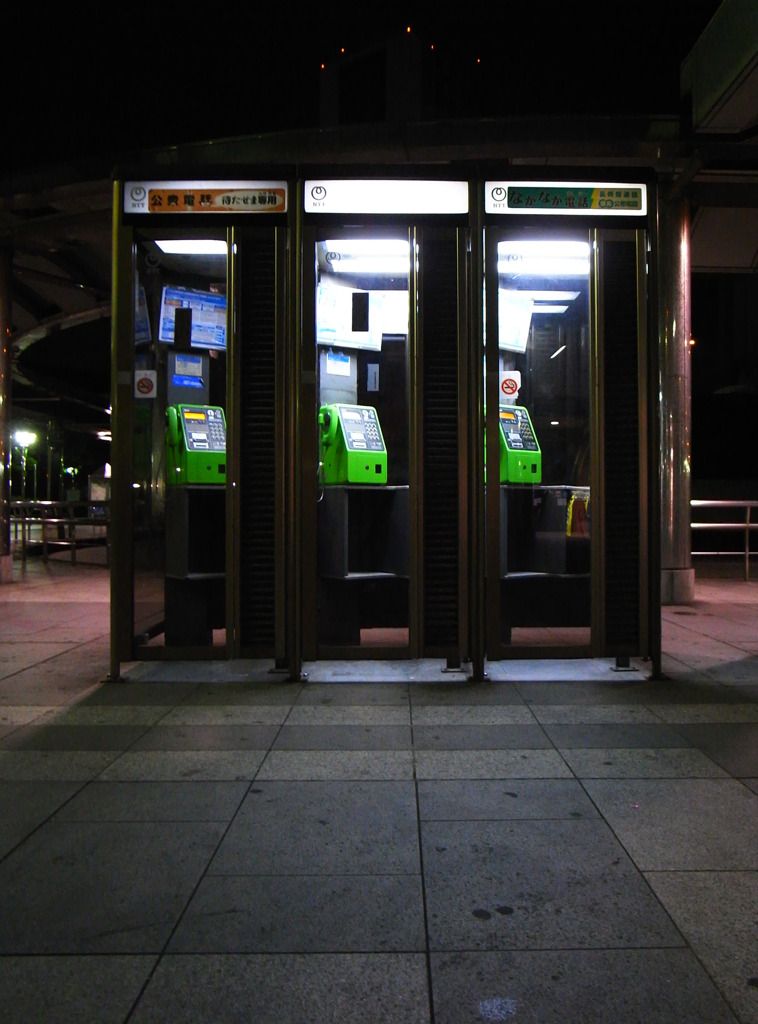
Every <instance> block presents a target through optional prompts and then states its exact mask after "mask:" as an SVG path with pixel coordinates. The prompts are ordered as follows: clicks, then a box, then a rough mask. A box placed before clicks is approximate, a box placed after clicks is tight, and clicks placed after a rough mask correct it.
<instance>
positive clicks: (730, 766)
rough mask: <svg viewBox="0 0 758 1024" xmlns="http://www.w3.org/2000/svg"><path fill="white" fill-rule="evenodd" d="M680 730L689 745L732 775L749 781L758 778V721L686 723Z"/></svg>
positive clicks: (679, 726) (678, 727) (678, 726)
mask: <svg viewBox="0 0 758 1024" xmlns="http://www.w3.org/2000/svg"><path fill="white" fill-rule="evenodd" d="M676 728H677V731H678V732H679V733H681V735H682V736H683V737H684V738H685V740H687V742H689V743H691V744H692V745H693V746H694V747H697V748H698V749H699V750H702V751H703V753H705V754H706V755H707V756H708V757H710V758H712V759H713V760H714V761H716V763H717V764H720V765H721V767H722V768H724V769H725V770H726V771H728V772H729V773H730V774H731V775H735V776H737V777H742V776H744V777H746V778H748V777H751V776H756V775H758V723H757V722H731V723H721V722H714V723H710V724H708V725H703V724H697V725H686V724H685V725H677V727H676Z"/></svg>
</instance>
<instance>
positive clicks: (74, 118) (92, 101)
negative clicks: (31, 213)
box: [0, 0, 719, 173]
mask: <svg viewBox="0 0 758 1024" xmlns="http://www.w3.org/2000/svg"><path fill="white" fill-rule="evenodd" d="M718 6H719V0H657V2H655V3H652V2H649V0H638V2H636V3H631V4H612V3H608V0H605V2H603V3H601V2H598V0H589V2H585V3H582V4H579V3H571V2H568V3H564V4H563V5H562V6H560V7H558V8H556V7H555V5H552V4H550V5H548V4H542V3H539V2H535V0H528V2H521V3H518V4H509V3H507V2H503V3H501V4H500V5H499V6H497V7H495V5H493V4H491V3H490V4H478V3H477V2H476V0H472V2H468V3H465V4H460V5H455V6H454V7H453V8H450V7H449V6H448V7H447V8H446V10H445V12H444V13H439V12H435V13H434V14H433V15H430V13H429V11H430V8H431V5H430V4H424V5H413V4H410V5H409V4H393V3H384V4H382V5H380V6H379V5H376V6H370V7H368V6H367V5H365V6H364V5H361V4H356V3H353V4H351V5H347V4H344V5H340V4H339V3H332V4H328V5H326V4H324V5H315V4H313V5H311V6H309V7H304V8H300V9H298V8H287V7H286V6H285V5H258V4H256V5H252V4H250V5H245V6H243V5H241V4H237V5H231V4H218V5H213V4H206V5H200V6H198V5H189V4H188V5H184V4H181V5H180V4H167V3H160V2H154V3H152V4H147V3H142V2H139V0H136V2H134V3H130V4H129V3H128V4H123V5H119V6H116V5H113V6H111V5H103V4H98V5H90V4H78V5H67V6H65V7H63V6H59V7H57V8H52V9H49V8H39V7H38V6H37V5H32V4H29V3H27V4H26V5H19V7H18V8H17V9H16V10H14V11H13V12H11V13H8V14H5V15H4V26H3V34H4V50H5V53H6V55H7V57H8V58H9V60H10V70H9V79H8V80H9V81H10V85H11V89H10V93H9V97H8V100H7V108H6V109H7V112H8V118H7V121H6V126H5V143H4V144H3V145H2V147H0V155H1V158H2V159H1V164H0V173H2V172H6V171H10V170H24V169H26V168H28V167H31V166H33V165H34V164H35V163H47V162H51V161H52V162H57V161H58V160H60V159H66V160H67V159H70V158H72V157H88V156H91V155H98V154H111V153H116V152H122V153H123V152H128V151H130V150H133V149H141V148H149V147H151V146H153V145H162V144H170V143H175V142H176V143H178V142H187V141H196V140H201V139H209V138H223V137H226V136H230V135H246V134H252V133H256V132H258V131H272V130H276V129H278V128H290V127H305V126H308V125H309V124H315V119H316V112H317V109H318V88H319V81H318V79H319V74H320V64H321V62H322V61H326V62H329V63H332V62H334V61H337V60H340V59H341V58H340V48H341V47H345V49H346V52H347V53H348V54H350V53H355V52H356V51H358V50H360V49H362V48H365V47H366V46H370V45H371V44H373V43H375V42H377V41H379V40H382V39H383V38H385V37H388V36H392V35H396V34H403V33H404V32H405V28H406V26H407V25H410V26H411V28H412V30H413V33H414V36H415V37H416V38H417V39H419V38H420V39H421V40H422V41H423V44H424V46H426V45H427V44H431V43H434V44H435V48H436V53H437V54H439V55H440V57H441V58H442V56H444V57H445V58H446V59H455V60H457V61H460V62H462V63H463V64H464V65H468V66H470V68H471V74H472V75H479V76H481V79H482V82H483V84H484V86H485V88H486V89H487V91H488V93H489V95H490V96H497V102H496V104H495V106H496V112H497V113H499V114H502V115H504V116H508V115H514V114H528V113H535V112H545V111H552V112H556V113H588V112H596V113H614V112H615V113H620V112H629V111H631V110H632V109H636V110H637V111H639V112H642V113H655V114H659V113H670V114H673V113H676V112H677V103H678V89H679V65H680V62H681V61H682V59H683V58H684V57H685V55H686V54H687V53H688V51H689V50H690V49H691V47H692V45H693V43H694V42H695V40H696V39H697V38H698V36H699V35H700V33H701V32H702V30H703V29H704V27H705V26H706V25H707V23H708V21H709V20H710V18H711V17H712V16H713V14H714V12H715V11H716V10H717V8H718ZM365 10H369V11H370V18H369V19H368V20H367V16H366V15H365V14H360V13H358V14H357V13H356V11H358V12H361V11H365ZM419 11H420V13H419ZM111 12H115V13H114V14H112V13H111ZM477 60H480V61H481V64H477Z"/></svg>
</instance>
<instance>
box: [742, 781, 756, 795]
mask: <svg viewBox="0 0 758 1024" xmlns="http://www.w3.org/2000/svg"><path fill="white" fill-rule="evenodd" d="M740 782H742V784H743V785H744V786H747V787H748V789H751V790H752V791H753V792H754V793H758V778H755V779H740Z"/></svg>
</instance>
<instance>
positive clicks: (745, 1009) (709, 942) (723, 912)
mask: <svg viewBox="0 0 758 1024" xmlns="http://www.w3.org/2000/svg"><path fill="white" fill-rule="evenodd" d="M645 877H646V878H647V880H648V882H649V883H650V885H651V887H652V889H653V892H654V893H655V894H656V896H657V897H658V899H659V900H660V901H661V903H662V904H663V906H664V907H665V908H666V910H667V911H668V912H669V914H670V915H671V917H672V919H673V921H674V923H675V924H676V926H677V928H678V929H679V931H680V932H681V933H682V934H683V935H684V937H685V939H686V940H687V942H688V943H689V944H690V946H691V947H692V949H693V950H694V952H695V954H696V956H697V957H698V959H699V960H700V962H701V963H702V964H703V966H704V967H705V969H706V970H707V971H708V973H709V974H710V976H711V977H712V978H713V980H714V981H715V982H716V984H717V985H718V987H719V989H720V990H721V991H722V992H723V993H724V995H725V996H726V998H727V1000H728V1002H729V1004H730V1006H731V1007H732V1008H733V1009H734V1010H735V1011H736V1013H737V1015H738V1016H739V1019H740V1020H741V1021H758V931H757V930H756V926H755V916H756V911H755V908H756V907H757V906H758V873H757V872H755V871H705V872H703V871H687V872H678V871H666V872H656V871H652V872H648V873H647V874H646V875H645ZM727 935H728V936H729V941H728V942H725V941H724V937H725V936H727Z"/></svg>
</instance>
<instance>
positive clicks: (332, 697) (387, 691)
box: [297, 662, 408, 707]
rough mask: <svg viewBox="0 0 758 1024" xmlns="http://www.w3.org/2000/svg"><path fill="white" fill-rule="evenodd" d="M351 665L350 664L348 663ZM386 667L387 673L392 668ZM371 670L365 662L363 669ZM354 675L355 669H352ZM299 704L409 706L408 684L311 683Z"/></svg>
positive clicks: (303, 689)
mask: <svg viewBox="0 0 758 1024" xmlns="http://www.w3.org/2000/svg"><path fill="white" fill-rule="evenodd" d="M347 664H348V665H350V662H347ZM379 664H380V665H385V666H386V668H387V672H389V671H390V670H391V666H389V665H386V663H384V662H380V663H379ZM364 666H365V667H367V668H370V667H371V666H370V663H369V662H363V663H362V666H361V668H362V669H363V667H364ZM351 670H352V672H353V674H354V673H355V667H352V669H351ZM297 703H298V704H326V705H334V706H337V705H343V704H365V705H376V704H402V705H403V706H405V707H407V706H408V686H407V684H406V683H386V682H376V681H373V682H365V683H350V682H347V683H340V684H339V685H338V686H335V685H331V684H329V683H325V682H324V681H322V682H309V683H308V684H307V686H305V687H303V688H302V689H301V691H300V693H299V695H298V698H297Z"/></svg>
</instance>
